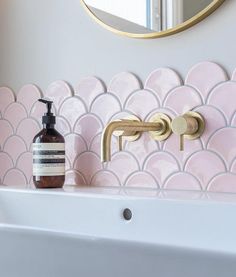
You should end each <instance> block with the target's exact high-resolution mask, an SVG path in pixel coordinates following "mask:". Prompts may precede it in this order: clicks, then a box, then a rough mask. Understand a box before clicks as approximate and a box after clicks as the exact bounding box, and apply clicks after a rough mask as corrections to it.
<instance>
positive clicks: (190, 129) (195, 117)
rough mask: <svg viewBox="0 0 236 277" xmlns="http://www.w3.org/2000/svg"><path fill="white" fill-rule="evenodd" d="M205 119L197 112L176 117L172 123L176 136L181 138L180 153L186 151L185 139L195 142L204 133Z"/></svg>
mask: <svg viewBox="0 0 236 277" xmlns="http://www.w3.org/2000/svg"><path fill="white" fill-rule="evenodd" d="M204 128H205V121H204V118H203V117H202V116H201V115H200V114H199V113H196V112H188V113H186V114H184V115H183V116H178V117H176V118H175V119H174V120H173V121H172V123H171V129H172V131H173V133H174V134H176V135H178V136H179V137H180V151H183V150H184V139H189V140H194V139H197V138H199V137H200V136H201V135H202V133H203V132H204Z"/></svg>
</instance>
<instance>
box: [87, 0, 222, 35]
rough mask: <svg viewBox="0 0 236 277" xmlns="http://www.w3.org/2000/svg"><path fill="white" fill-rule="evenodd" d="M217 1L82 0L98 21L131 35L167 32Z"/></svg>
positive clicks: (220, 0) (218, 0)
mask: <svg viewBox="0 0 236 277" xmlns="http://www.w3.org/2000/svg"><path fill="white" fill-rule="evenodd" d="M219 2H223V1H222V0H84V3H85V4H86V6H87V8H88V9H89V11H90V12H91V13H92V14H93V15H94V16H95V17H96V18H97V19H99V21H101V22H103V23H105V24H106V25H108V26H110V27H112V28H113V29H115V30H118V31H121V32H126V33H132V34H149V33H157V32H164V31H168V30H170V29H172V28H175V27H178V25H180V24H182V23H184V22H186V21H188V20H189V19H191V18H193V17H194V16H196V15H197V14H199V13H200V12H201V11H203V10H204V9H206V8H207V7H208V6H209V5H211V6H214V5H217V6H219V4H218V3H219ZM214 3H215V4H214ZM213 4H214V5H213ZM213 8H214V7H213Z"/></svg>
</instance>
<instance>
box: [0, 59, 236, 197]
mask: <svg viewBox="0 0 236 277" xmlns="http://www.w3.org/2000/svg"><path fill="white" fill-rule="evenodd" d="M183 83H184V84H183ZM40 97H46V98H48V99H51V100H53V101H54V103H55V105H54V111H55V112H56V114H57V129H58V131H60V132H61V133H62V134H63V135H64V136H65V140H66V184H67V185H75V184H77V185H79V186H100V187H111V186H113V187H114V186H116V187H120V186H126V187H139V188H140V187H147V188H150V189H154V190H156V189H162V190H193V191H194V190H197V191H205V190H209V191H217V192H232V193H236V186H235V183H236V131H235V130H236V128H235V127H236V108H235V105H234V103H235V102H236V101H235V100H236V70H235V71H234V72H233V74H232V79H231V80H230V81H229V79H228V77H227V73H226V72H225V70H224V69H223V68H222V67H221V66H219V65H217V64H216V63H213V62H202V63H198V64H196V65H195V66H193V67H192V68H191V69H190V70H189V72H188V74H187V77H186V78H185V82H183V80H182V78H181V77H180V76H179V75H178V73H177V72H176V71H174V70H172V69H169V68H159V69H156V70H154V71H153V72H151V74H150V75H149V76H148V78H147V80H146V81H145V83H144V86H143V85H142V83H141V82H140V80H139V78H138V77H137V76H135V75H134V74H132V73H130V72H121V73H119V74H116V75H115V76H114V77H113V78H112V80H111V81H110V82H109V83H108V86H107V88H106V85H105V84H104V83H103V82H102V81H101V80H100V79H99V78H97V77H93V76H88V77H86V78H83V79H81V80H80V81H79V82H78V84H77V85H76V86H75V88H72V87H71V86H70V84H68V83H67V82H65V81H62V80H58V81H55V82H53V83H52V84H51V85H49V87H48V89H47V90H46V91H45V92H44V93H42V92H41V90H40V88H38V87H37V86H35V85H32V84H28V85H25V86H23V87H22V88H21V89H20V91H19V92H18V93H17V100H15V95H14V93H13V91H12V90H11V89H9V88H7V87H2V88H0V130H1V133H0V147H1V148H0V182H1V184H4V185H10V186H11V185H14V186H15V185H19V184H21V185H22V184H23V185H27V184H30V185H32V152H31V143H32V138H33V136H34V135H35V134H36V133H37V132H38V131H39V130H40V129H41V117H42V115H43V113H44V112H45V105H43V104H41V103H39V102H38V101H37V100H38V98H40ZM189 110H194V111H196V112H199V113H201V114H202V115H203V116H204V118H205V120H206V129H205V132H204V134H203V135H202V137H201V138H200V139H198V140H194V141H186V142H185V151H184V152H180V151H179V138H178V137H177V136H176V135H173V134H172V135H171V136H170V138H169V139H168V140H167V141H165V142H162V143H158V142H156V141H154V140H152V139H151V138H150V137H149V134H148V133H145V134H143V135H142V137H141V138H140V139H139V140H138V141H136V142H124V146H123V151H120V152H119V151H118V150H117V147H118V146H117V138H116V137H114V136H113V137H112V143H111V153H112V160H111V162H109V163H105V164H102V163H101V161H100V144H101V134H102V131H103V129H104V127H105V126H106V124H108V123H109V122H110V121H111V120H116V119H120V118H124V117H127V116H129V115H136V116H138V117H140V118H141V119H142V120H145V121H148V120H149V118H150V117H151V116H152V115H153V114H155V113H157V112H163V113H166V114H168V115H169V116H170V117H171V118H172V119H173V118H174V117H175V116H178V115H181V114H183V113H185V112H187V111H189ZM140 193H142V192H140ZM143 193H144V192H143Z"/></svg>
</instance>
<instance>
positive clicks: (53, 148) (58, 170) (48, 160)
mask: <svg viewBox="0 0 236 277" xmlns="http://www.w3.org/2000/svg"><path fill="white" fill-rule="evenodd" d="M38 101H39V102H41V103H44V104H46V106H47V112H46V113H45V114H44V116H43V117H42V123H43V130H42V131H41V132H39V133H38V134H37V135H36V136H35V137H34V139H33V182H34V184H35V186H36V187H37V188H62V187H63V185H64V182H65V140H64V137H63V136H62V135H61V134H60V133H59V132H58V131H56V129H55V124H56V117H55V116H54V114H53V113H52V104H53V102H52V101H48V100H45V99H39V100H38Z"/></svg>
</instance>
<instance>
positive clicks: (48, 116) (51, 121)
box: [38, 99, 56, 125]
mask: <svg viewBox="0 0 236 277" xmlns="http://www.w3.org/2000/svg"><path fill="white" fill-rule="evenodd" d="M38 101H39V102H41V103H44V104H46V105H47V112H46V113H45V114H44V116H43V119H42V123H43V124H46V125H55V124H56V117H55V116H54V115H53V113H52V104H53V101H49V100H46V99H39V100H38Z"/></svg>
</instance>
